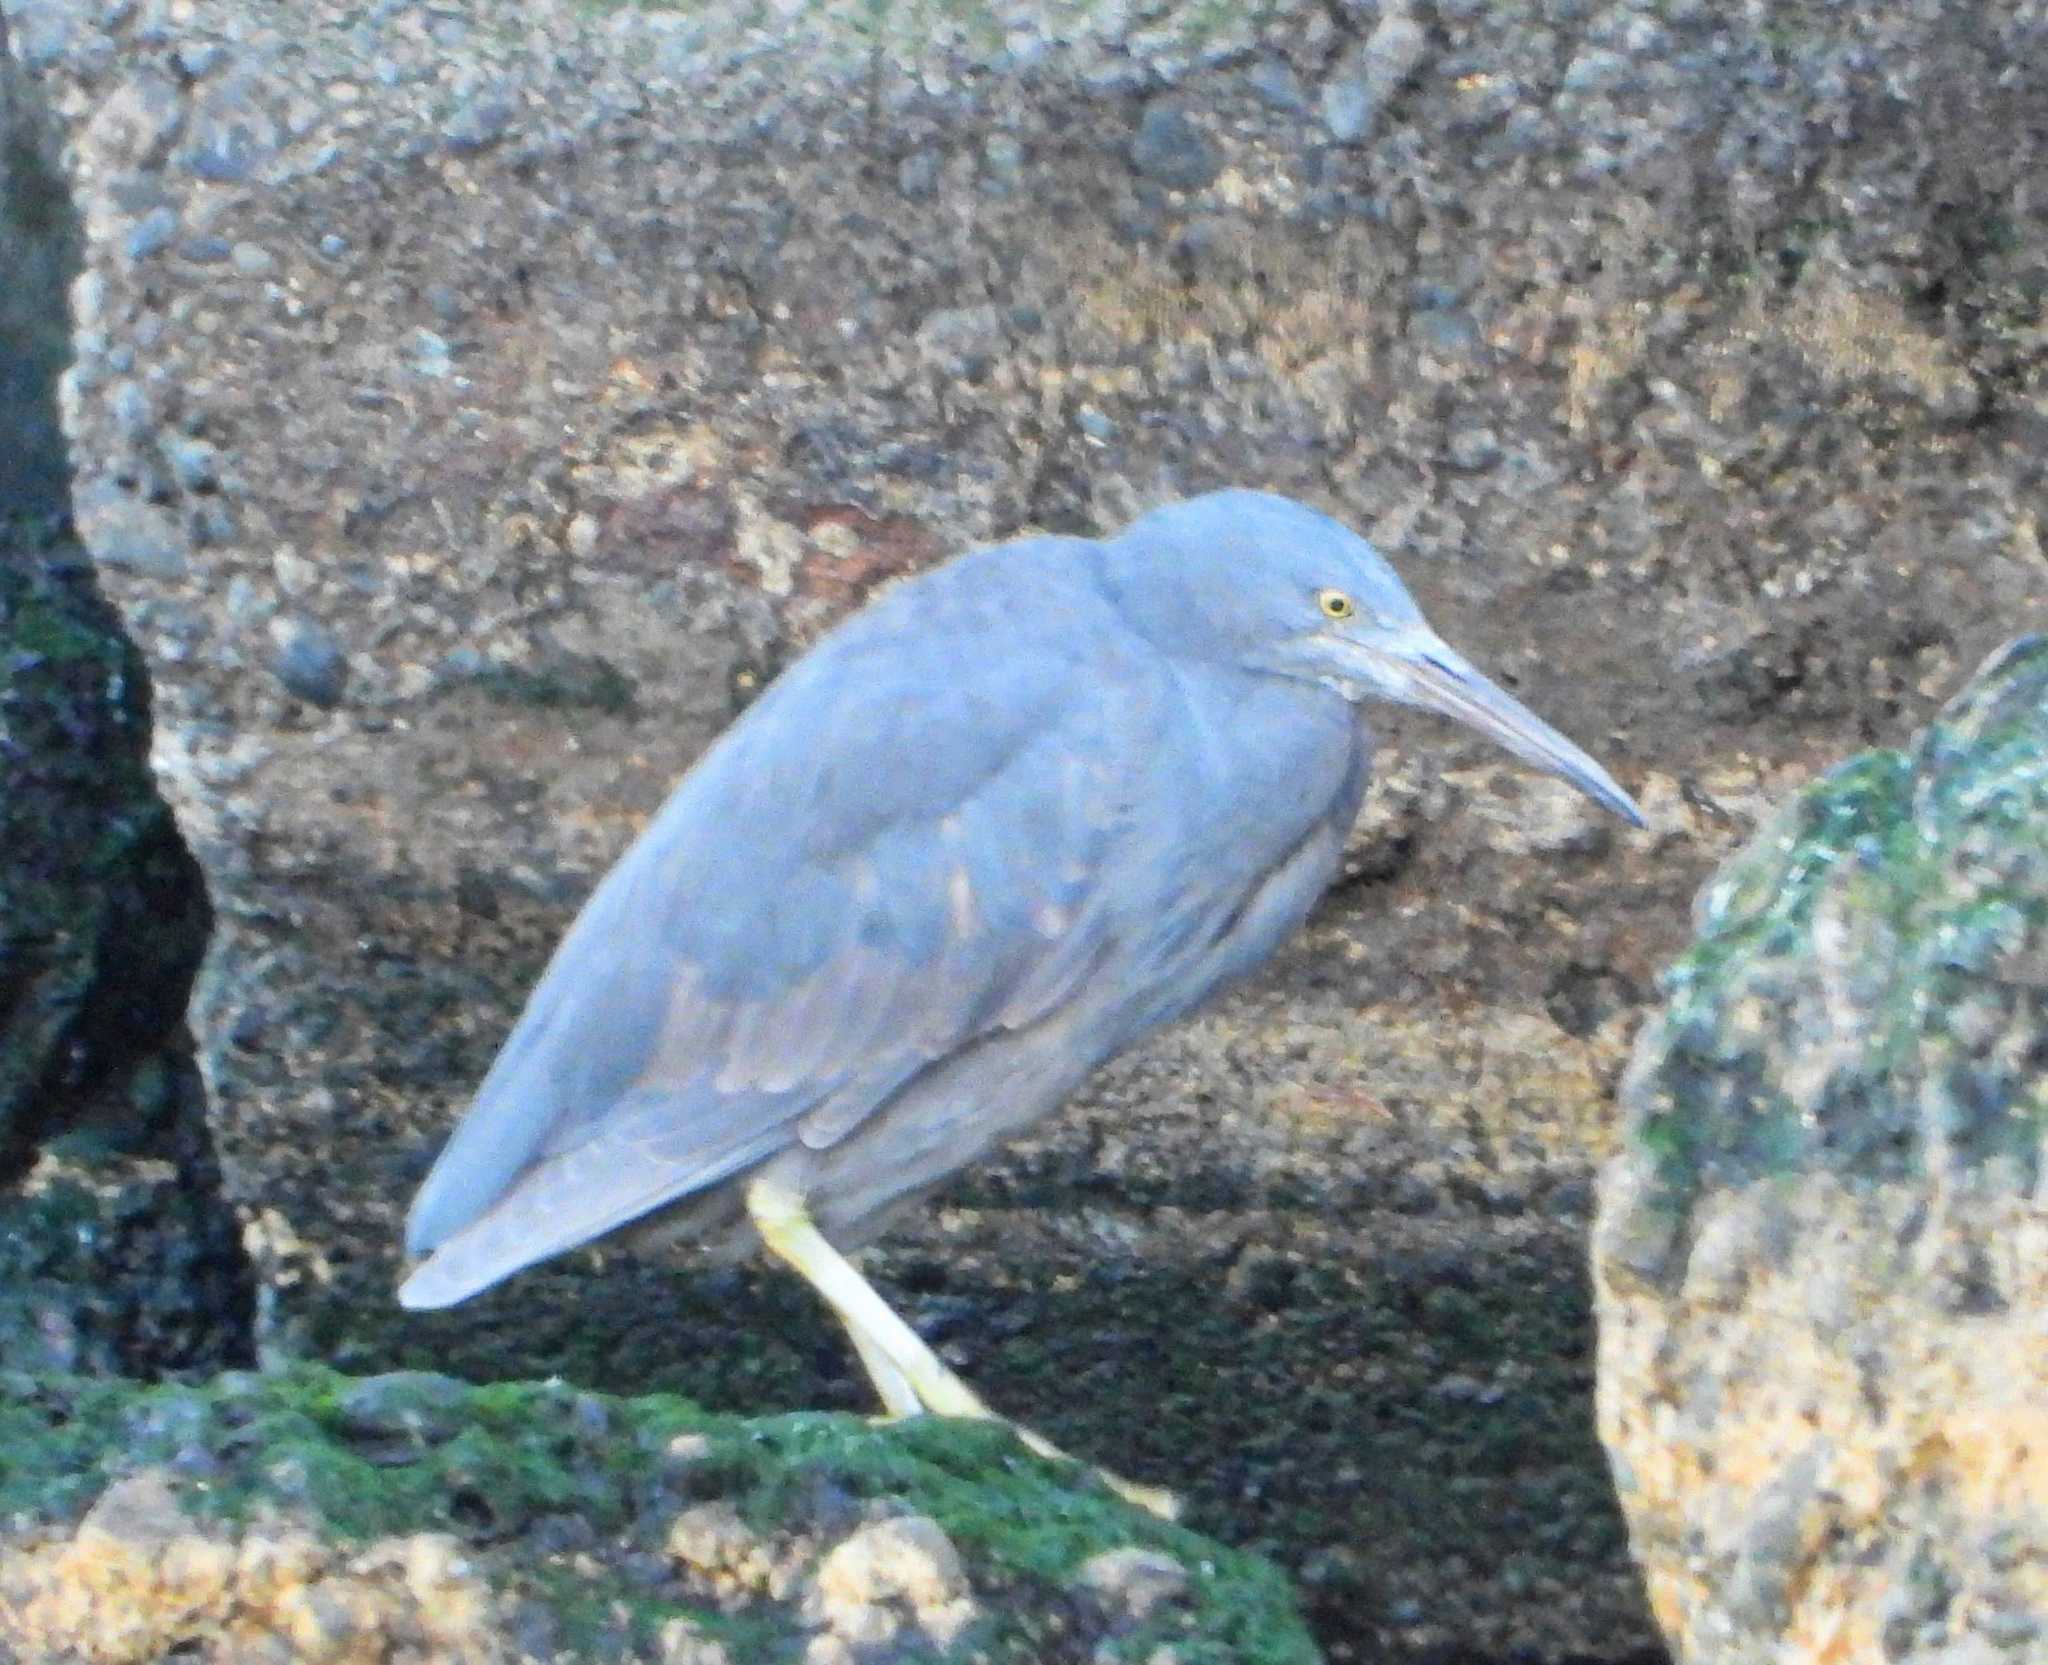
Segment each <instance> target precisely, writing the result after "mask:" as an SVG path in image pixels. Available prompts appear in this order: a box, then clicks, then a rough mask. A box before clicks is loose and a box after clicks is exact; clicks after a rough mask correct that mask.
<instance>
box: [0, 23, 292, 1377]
mask: <svg viewBox="0 0 2048 1665" xmlns="http://www.w3.org/2000/svg"><path fill="white" fill-rule="evenodd" d="M4 35H5V21H4V19H0V38H4ZM79 242H80V238H79V233H78V226H77V223H76V220H75V218H74V217H73V216H72V214H71V212H70V202H69V198H68V196H67V195H66V193H65V190H64V187H63V184H62V181H61V178H60V176H59V175H58V172H57V164H56V143H55V134H54V132H53V130H52V126H51V124H50V123H49V122H48V120H47V119H46V113H45V112H42V111H41V110H40V109H39V107H38V106H37V105H36V103H35V101H34V100H33V99H32V98H31V97H30V90H29V88H28V86H27V84H26V82H25V79H24V77H23V73H22V71H21V69H20V67H19V66H18V65H16V64H15V63H14V62H13V61H12V60H11V59H0V271H4V272H5V273H6V281H5V282H4V283H0V342H4V346H0V1364H4V1365H6V1366H8V1367H12V1368H55V1369H61V1370H70V1371H109V1372H125V1373H129V1374H134V1375H155V1374H158V1373H160V1372H163V1371H190V1370H202V1369H207V1368H216V1369H217V1368H219V1367H220V1366H222V1365H224V1364H235V1363H246V1362H247V1361H248V1359H249V1358H250V1356H251V1352H250V1349H251V1345H252V1336H251V1327H252V1319H253V1316H254V1314H253V1308H254V1297H255V1290H254V1284H253V1280H252V1278H251V1277H250V1273H249V1267H248V1264H247V1262H246V1260H245V1259H244V1257H243V1255H242V1251H241V1223H240V1221H239V1220H238V1219H237V1218H236V1216H235V1213H234V1211H233V1209H232V1208H230V1207H229V1206H228V1205H226V1204H225V1203H224V1202H223V1201H222V1199H221V1191H220V1179H219V1172H218V1165H217V1163H216V1162H215V1160H214V1155H213V1144H212V1139H211V1136H210V1134H209V1132H208V1130H207V1126H206V1121H205V1103H204V1097H203V1094H202V1093H201V1091H200V1089H199V1084H198V1079H197V1075H196V1072H195V1071H194V1069H193V1065H192V1060H191V1057H190V1049H189V1045H188V1044H187V1043H186V1042H185V1039H184V1010H185V1001H186V996H187V994H188V992H189V990H190V988H191V984H192V974H193V972H194V971H195V970H196V969H197V967H198V964H199V955H200V952H201V950H202V948H203V947H204V945H205V939H206V929H207V912H206V901H205V897H204V895H203V894H202V892H201V889H200V877H199V870H198V867H197V864H196V863H194V861H193V860H192V857H191V856H190V854H189V853H187V851H186V849H185V847H184V845H183V843H182V842H181V841H180V839H179V837H178V833H177V830H176V828H175V827H174V826H173V825H172V821H171V816H170V812H169V811H168V810H167V809H166V808H165V807H164V804H163V801H162V800H161V798H159V797H158V795H157V792H156V789H155V785H154V783H153V782H152V780H151V778H150V775H149V770H148V766H147V752H148V746H149V732H150V726H149V685H148V680H147V676H146V673H145V671H144V669H143V664H142V659H141V656H140V655H139V654H138V653H137V652H136V650H135V648H134V646H133V644H132V643H130V642H129V641H128V640H127V639H126V638H125V637H124V636H123V635H122V632H121V627H120V623H119V621H118V619H117V618H116V616H115V614H114V612H113V610H112V609H111V608H110V607H109V606H108V605H107V603H106V602H105V601H104V600H103V599H102V598H101V597H100V595H99V594H98V592H97V590H96V588H95V586H94V582H93V577H92V571H91V564H90V562H89V561H88V559H87V557H86V555H85V552H84V551H83V550H82V549H80V548H79V546H78V544H77V542H76V541H75V540H73V539H72V538H70V537H68V536H67V535H66V533H65V530H64V524H65V523H64V516H63V507H64V502H65V495H66V488H67V481H66V471H65V458H64V449H63V445H62V441H61V438H60V435H59V432H58V423H57V399H56V384H57V376H58V372H59V370H60V369H61V368H62V367H63V363H64V360H65V358H66V356H67V345H66V343H67V332H66V329H65V321H64V313H63V298H64V289H65V285H66V282H67V281H68V279H69V277H70V276H71V275H73V274H74V273H75V272H76V270H77V265H78V260H79Z"/></svg>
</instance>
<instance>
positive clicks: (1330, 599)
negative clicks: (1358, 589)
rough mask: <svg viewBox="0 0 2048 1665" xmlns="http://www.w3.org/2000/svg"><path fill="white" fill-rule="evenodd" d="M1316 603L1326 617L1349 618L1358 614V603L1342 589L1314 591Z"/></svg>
mask: <svg viewBox="0 0 2048 1665" xmlns="http://www.w3.org/2000/svg"><path fill="white" fill-rule="evenodd" d="M1316 605H1317V606H1318V607H1320V608H1321V609H1322V610H1323V617H1324V618H1326V619H1349V618H1355V617H1356V616H1357V614H1358V603H1357V602H1355V601H1353V600H1352V599H1351V598H1350V597H1349V596H1348V595H1346V594H1345V593H1344V592H1343V591H1342V590H1318V591H1316Z"/></svg>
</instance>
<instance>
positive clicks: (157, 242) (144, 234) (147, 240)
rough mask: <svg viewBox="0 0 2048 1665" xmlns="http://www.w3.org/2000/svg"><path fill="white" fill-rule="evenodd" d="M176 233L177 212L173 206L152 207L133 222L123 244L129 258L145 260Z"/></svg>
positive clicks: (167, 244) (165, 244)
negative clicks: (133, 224)
mask: <svg viewBox="0 0 2048 1665" xmlns="http://www.w3.org/2000/svg"><path fill="white" fill-rule="evenodd" d="M177 235H178V213H177V210H176V209H174V208H161V207H160V208H152V209H151V210H150V211H149V212H148V213H147V214H145V215H143V216H142V218H141V219H140V220H138V221H137V222H136V223H135V226H134V228H133V229H132V230H131V231H130V232H129V233H128V238H127V242H126V243H125V244H124V245H123V246H124V247H125V248H126V249H127V251H128V258H129V259H130V260H147V259H148V258H149V257H150V256H151V255H153V254H156V253H158V252H159V251H161V250H162V249H164V248H166V247H168V246H169V244H170V241H171V239H172V238H173V237H175V236H177Z"/></svg>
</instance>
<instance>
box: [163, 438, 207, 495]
mask: <svg viewBox="0 0 2048 1665" xmlns="http://www.w3.org/2000/svg"><path fill="white" fill-rule="evenodd" d="M164 457H165V459H166V460H167V461H168V462H169V463H170V465H171V475H172V477H173V478H174V479H176V481H177V482H178V484H179V485H180V486H182V487H183V488H184V489H185V490H186V491H206V490H209V489H211V488H212V487H214V486H216V485H218V484H219V483H220V452H219V451H218V450H217V449H216V448H215V447H213V446H211V445H209V444H208V443H207V442H206V441H205V440H203V439H188V438H185V437H183V436H180V437H178V438H175V439H171V440H167V441H166V442H165V444H164Z"/></svg>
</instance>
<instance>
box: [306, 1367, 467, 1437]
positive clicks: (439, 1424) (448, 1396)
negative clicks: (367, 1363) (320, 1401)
mask: <svg viewBox="0 0 2048 1665" xmlns="http://www.w3.org/2000/svg"><path fill="white" fill-rule="evenodd" d="M472 1391H473V1390H472V1389H471V1388H470V1386H469V1384H468V1383H467V1382H459V1381H457V1380H456V1379H455V1378H454V1377H453V1376H443V1375H440V1374H438V1373H436V1372H434V1371H431V1370H393V1371H389V1372H387V1373H386V1374H384V1375H382V1376H366V1377H364V1378H363V1379H362V1380H361V1381H358V1382H353V1383H351V1384H350V1385H349V1387H348V1389H347V1391H346V1392H344V1393H343V1394H342V1395H341V1398H340V1399H339V1400H338V1401H337V1403H336V1407H335V1408H336V1411H337V1414H338V1415H339V1418H340V1422H341V1426H342V1428H343V1430H344V1431H345V1432H347V1433H349V1434H352V1435H355V1436H357V1437H358V1438H377V1437H389V1436H394V1435H403V1436H405V1437H406V1438H409V1439H417V1440H421V1441H424V1442H425V1443H427V1444H429V1445H438V1444H439V1443H441V1441H443V1440H448V1439H453V1438H454V1437H455V1435H456V1434H458V1433H459V1432H461V1430H462V1426H463V1423H464V1422H465V1421H466V1420H467V1417H468V1413H469V1403H470V1397H471V1393H472Z"/></svg>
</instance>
